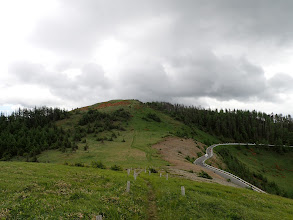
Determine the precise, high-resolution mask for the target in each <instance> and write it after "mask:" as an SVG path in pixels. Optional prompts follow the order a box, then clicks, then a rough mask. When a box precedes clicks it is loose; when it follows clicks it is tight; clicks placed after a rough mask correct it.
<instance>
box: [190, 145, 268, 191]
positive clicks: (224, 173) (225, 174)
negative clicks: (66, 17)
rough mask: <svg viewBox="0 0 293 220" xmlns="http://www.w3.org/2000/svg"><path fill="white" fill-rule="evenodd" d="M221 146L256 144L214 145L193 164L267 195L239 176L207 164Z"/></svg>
mask: <svg viewBox="0 0 293 220" xmlns="http://www.w3.org/2000/svg"><path fill="white" fill-rule="evenodd" d="M221 145H225V146H227V145H234V146H235V145H249V146H254V145H256V144H248V143H224V144H214V145H212V146H209V147H208V148H207V150H206V154H205V155H204V156H202V157H199V158H197V159H196V160H195V161H194V162H193V163H194V164H196V165H199V166H202V167H205V168H206V169H209V170H211V171H213V172H214V173H216V174H218V175H219V176H222V177H224V178H225V179H230V180H231V182H232V183H234V184H236V185H238V186H241V187H244V188H246V187H248V188H251V189H253V190H254V191H257V192H260V193H266V192H265V191H263V190H261V189H260V188H258V187H256V186H254V185H252V184H250V183H248V182H246V181H245V180H243V179H241V178H240V177H238V176H235V175H234V174H232V173H229V172H227V171H224V170H221V169H218V168H216V167H213V166H210V165H208V164H206V163H205V161H206V160H207V159H209V158H211V157H212V156H213V155H214V154H213V149H214V148H215V147H217V146H221ZM269 146H273V145H269Z"/></svg>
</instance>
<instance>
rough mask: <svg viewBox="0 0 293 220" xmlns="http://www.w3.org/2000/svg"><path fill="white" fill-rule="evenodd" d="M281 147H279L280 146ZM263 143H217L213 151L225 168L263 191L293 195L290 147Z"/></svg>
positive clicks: (292, 156)
mask: <svg viewBox="0 0 293 220" xmlns="http://www.w3.org/2000/svg"><path fill="white" fill-rule="evenodd" d="M281 149H282V148H281ZM283 150H284V151H285V152H283V151H280V149H279V148H277V152H276V151H275V150H273V148H271V147H265V146H249V147H248V146H219V147H217V148H215V152H216V153H217V154H218V155H220V157H221V159H222V160H223V161H224V162H225V163H226V165H227V166H228V170H229V171H230V172H232V173H234V174H235V175H238V176H240V177H241V178H244V179H245V180H246V181H249V182H250V183H252V184H254V185H256V186H257V187H259V188H261V189H263V190H265V191H266V192H269V193H273V194H278V195H282V196H286V197H289V198H293V189H292V185H293V160H292V158H293V149H292V148H288V147H287V148H283Z"/></svg>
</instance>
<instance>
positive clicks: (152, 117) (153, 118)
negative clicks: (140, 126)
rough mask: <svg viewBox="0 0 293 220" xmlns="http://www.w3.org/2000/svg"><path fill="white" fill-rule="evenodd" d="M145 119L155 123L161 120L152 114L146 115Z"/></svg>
mask: <svg viewBox="0 0 293 220" xmlns="http://www.w3.org/2000/svg"><path fill="white" fill-rule="evenodd" d="M147 117H148V118H149V119H152V120H154V121H156V122H161V119H160V118H159V116H157V115H156V114H154V113H148V114H147Z"/></svg>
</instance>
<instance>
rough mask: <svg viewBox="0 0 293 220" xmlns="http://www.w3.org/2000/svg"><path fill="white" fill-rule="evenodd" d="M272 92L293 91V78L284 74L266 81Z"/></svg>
mask: <svg viewBox="0 0 293 220" xmlns="http://www.w3.org/2000/svg"><path fill="white" fill-rule="evenodd" d="M268 85H269V87H270V88H271V89H272V90H273V92H278V93H284V92H288V91H292V90H293V77H291V76H290V75H288V74H285V73H278V74H276V75H274V76H273V77H272V78H270V79H269V80H268Z"/></svg>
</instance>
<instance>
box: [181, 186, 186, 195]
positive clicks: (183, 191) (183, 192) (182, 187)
mask: <svg viewBox="0 0 293 220" xmlns="http://www.w3.org/2000/svg"><path fill="white" fill-rule="evenodd" d="M181 195H182V196H185V188H184V186H181Z"/></svg>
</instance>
